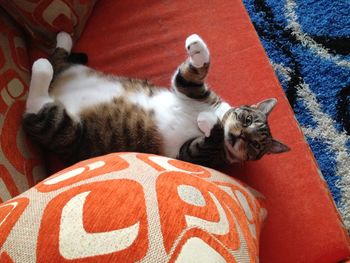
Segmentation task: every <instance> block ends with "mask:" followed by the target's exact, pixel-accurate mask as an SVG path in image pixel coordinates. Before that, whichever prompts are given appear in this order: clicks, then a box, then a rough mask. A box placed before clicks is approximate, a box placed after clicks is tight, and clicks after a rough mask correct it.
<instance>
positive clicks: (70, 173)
mask: <svg viewBox="0 0 350 263" xmlns="http://www.w3.org/2000/svg"><path fill="white" fill-rule="evenodd" d="M84 171H85V168H84V167H79V168H76V169H74V170H71V171H68V172H65V173H63V174H60V175H58V176H56V177H53V178H49V179H48V180H46V181H44V184H45V185H53V184H57V183H60V182H63V181H65V180H68V179H70V178H72V177H75V176H77V175H79V174H82V173H83V172H84Z"/></svg>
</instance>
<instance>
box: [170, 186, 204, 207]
mask: <svg viewBox="0 0 350 263" xmlns="http://www.w3.org/2000/svg"><path fill="white" fill-rule="evenodd" d="M177 193H178V195H179V196H180V198H181V199H182V200H183V201H184V202H186V203H188V204H190V205H194V206H199V207H203V206H205V205H206V202H205V199H204V196H203V195H202V193H201V191H199V190H198V189H197V188H195V187H193V186H191V185H179V186H178V187H177Z"/></svg>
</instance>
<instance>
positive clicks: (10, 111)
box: [0, 8, 44, 203]
mask: <svg viewBox="0 0 350 263" xmlns="http://www.w3.org/2000/svg"><path fill="white" fill-rule="evenodd" d="M28 83H29V62H28V56H27V53H26V47H25V43H24V41H23V38H22V34H21V31H20V30H19V29H18V28H17V27H16V26H15V25H14V22H13V21H12V19H11V18H10V17H9V16H7V14H6V13H5V12H4V11H3V10H2V9H1V8H0V203H1V202H2V201H5V200H7V199H10V198H12V197H14V196H16V195H18V194H20V193H22V192H23V191H25V190H27V189H29V188H30V187H31V186H33V185H34V184H35V183H36V182H37V181H38V180H41V179H43V177H44V172H43V169H42V167H41V166H40V159H39V158H38V155H37V153H36V152H35V151H34V149H33V147H32V146H31V145H29V144H28V141H27V140H26V138H25V136H24V134H23V132H22V130H21V118H22V114H23V111H24V105H25V97H26V94H27V91H28Z"/></svg>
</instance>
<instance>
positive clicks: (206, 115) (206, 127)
mask: <svg viewBox="0 0 350 263" xmlns="http://www.w3.org/2000/svg"><path fill="white" fill-rule="evenodd" d="M217 122H218V117H217V116H216V115H215V114H213V113H211V112H206V111H203V112H201V113H199V114H198V118H197V124H198V128H199V129H200V130H201V131H202V132H203V133H204V134H205V137H209V136H210V132H211V130H212V128H213V127H214V125H215V124H216V123H217Z"/></svg>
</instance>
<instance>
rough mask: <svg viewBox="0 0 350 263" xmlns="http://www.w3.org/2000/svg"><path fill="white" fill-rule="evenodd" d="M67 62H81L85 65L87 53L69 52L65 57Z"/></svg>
mask: <svg viewBox="0 0 350 263" xmlns="http://www.w3.org/2000/svg"><path fill="white" fill-rule="evenodd" d="M67 60H68V62H70V63H73V64H82V65H86V64H87V63H88V60H89V58H88V55H87V54H85V53H75V52H72V53H70V54H69V56H68V58H67Z"/></svg>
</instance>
